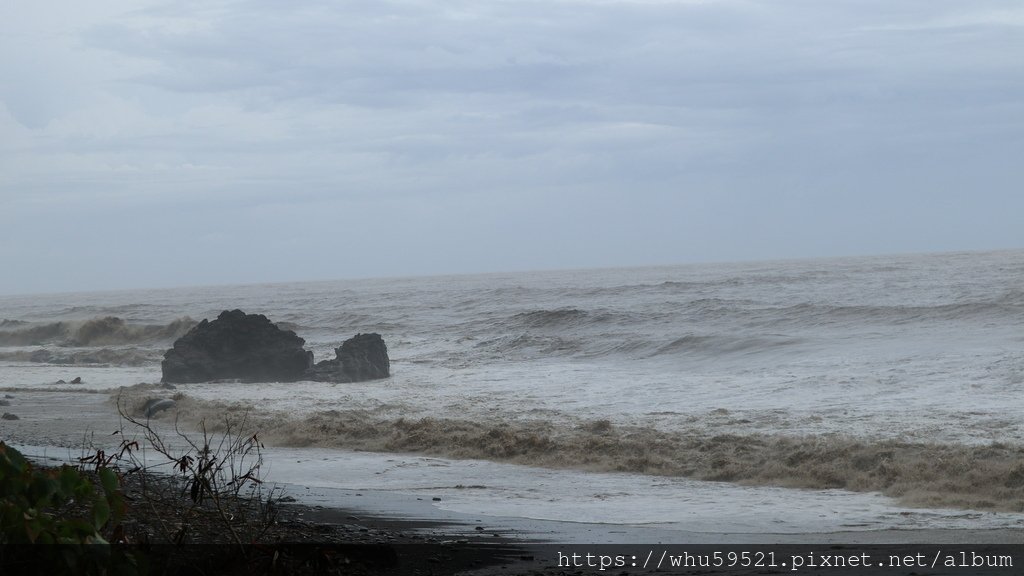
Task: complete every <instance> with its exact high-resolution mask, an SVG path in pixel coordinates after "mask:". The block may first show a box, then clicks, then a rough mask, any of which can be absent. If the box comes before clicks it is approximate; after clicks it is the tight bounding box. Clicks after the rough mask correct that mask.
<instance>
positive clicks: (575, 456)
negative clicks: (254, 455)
mask: <svg viewBox="0 0 1024 576" xmlns="http://www.w3.org/2000/svg"><path fill="white" fill-rule="evenodd" d="M178 409H179V411H180V412H179V414H180V415H181V416H182V417H183V418H185V419H186V420H191V421H194V422H198V421H199V420H201V419H207V420H208V421H213V420H216V419H217V417H218V416H219V415H222V414H224V413H225V412H226V411H231V412H238V411H242V410H244V407H242V406H240V405H238V404H233V405H226V404H225V403H223V402H204V401H200V400H196V399H194V398H190V397H187V396H183V397H180V400H179V403H178ZM165 417H170V416H165ZM249 418H250V420H251V422H252V423H253V424H254V425H255V426H257V427H258V428H259V429H260V430H261V436H262V437H263V438H264V439H265V440H267V441H268V442H272V443H276V444H279V445H285V446H295V447H304V446H320V447H329V448H344V449H350V450H351V449H354V450H368V451H375V452H415V453H422V454H428V455H433V456H441V457H448V458H460V459H485V460H494V461H499V462H511V463H517V464H523V465H528V466H539V467H548V468H574V469H583V470H590V471H597V472H631V473H640V474H651V475H661V476H681V477H689V478H695V479H699V480H711V481H725V482H735V483H740V484H752V485H771V486H783V487H790V488H813V489H845V490H850V491H857V492H881V493H883V494H886V495H888V496H891V497H895V498H897V499H899V500H900V501H901V502H903V503H904V504H907V505H915V506H926V507H961V508H971V509H989V510H1004V511H1024V446H1020V445H1009V444H1000V443H994V444H989V445H981V446H971V445H960V444H929V443H912V442H904V441H898V440H872V439H863V438H855V437H849V436H841V435H825V436H786V435H781V434H718V435H711V434H708V433H706V432H704V431H702V430H700V429H699V428H687V429H676V430H662V429H657V428H652V427H644V426H622V425H617V424H615V423H613V422H611V421H609V420H593V421H591V420H572V419H567V418H560V419H557V420H543V419H537V420H528V421H527V420H501V419H496V420H487V421H477V420H471V419H461V418H440V417H426V418H408V417H397V418H396V417H387V416H386V415H384V413H382V412H379V411H369V410H328V411H320V412H315V413H313V414H309V415H303V416H296V415H295V414H291V413H285V412H274V411H270V412H257V413H255V414H252V413H251V414H249Z"/></svg>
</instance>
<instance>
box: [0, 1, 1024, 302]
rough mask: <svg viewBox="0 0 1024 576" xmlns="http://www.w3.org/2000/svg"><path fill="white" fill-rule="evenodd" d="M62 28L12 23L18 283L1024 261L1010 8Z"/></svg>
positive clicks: (243, 5) (541, 7)
mask: <svg viewBox="0 0 1024 576" xmlns="http://www.w3.org/2000/svg"><path fill="white" fill-rule="evenodd" d="M51 8H52V7H51ZM65 8H66V10H64V11H59V10H58V11H57V12H60V15H59V16H53V14H54V13H55V11H54V10H52V9H50V8H47V9H46V10H43V9H42V8H34V7H31V6H16V7H8V8H5V10H6V11H7V12H8V13H7V14H4V17H3V18H0V20H2V23H0V32H2V33H0V77H3V78H5V79H6V82H4V83H2V84H0V134H2V136H3V137H2V139H0V202H2V203H3V205H4V208H5V210H4V213H5V216H4V218H5V220H6V221H5V222H4V226H3V230H2V231H0V241H2V242H3V246H4V247H3V248H2V249H0V250H2V251H0V254H3V257H4V261H5V262H7V263H8V265H9V266H10V269H11V270H12V271H13V272H15V273H14V274H11V275H5V276H4V279H3V281H2V282H0V292H12V291H32V290H61V289H67V288H69V287H70V286H72V285H71V284H69V283H68V282H67V281H66V280H65V279H64V276H65V275H66V274H67V273H71V272H74V273H77V274H80V275H87V276H88V278H90V280H89V282H88V283H87V285H86V287H91V288H102V287H116V286H143V285H164V284H196V283H214V282H236V281H264V280H287V279H303V278H324V277H340V276H365V275H391V274H398V275H401V274H414V273H415V274H420V273H435V272H436V273H447V272H471V271H478V270H479V271H483V270H495V269H518V268H539V267H573V266H608V265H630V264H647V263H657V262H665V263H669V262H682V261H692V260H724V259H752V258H768V257H796V256H815V255H828V254H848V253H864V252H893V251H907V250H915V251H916V250H948V249H972V248H990V247H1013V246H1020V245H1021V244H1022V233H1021V232H1020V229H1019V225H1017V224H1015V219H1014V217H1013V214H1015V213H1019V211H1020V209H1021V208H1024V200H1022V199H1021V195H1020V194H1019V188H1020V184H1021V174H1020V171H1019V169H1018V168H1016V164H1017V163H1019V157H1020V155H1021V148H1022V140H1021V134H1024V125H1022V123H1024V109H1022V108H1024V104H1022V103H1024V98H1022V96H1024V85H1022V83H1024V74H1022V72H1024V70H1022V67H1024V62H1022V61H1021V60H1020V58H1019V57H1017V56H1018V55H1019V54H1021V53H1022V49H1024V36H1022V35H1021V34H1020V31H1021V28H1022V26H1024V9H1022V8H1020V7H1018V6H1017V5H1016V4H1015V3H1012V2H1001V1H980V2H974V3H970V4H964V3H962V2H953V1H947V0H939V1H935V0H920V1H911V2H898V3H892V2H881V1H862V0H859V1H839V2H816V1H809V0H785V1H773V2H763V1H754V0H719V1H706V2H699V1H670V0H665V1H660V2H659V1H625V0H624V1H597V0H594V1H585V0H572V1H569V0H549V1H546V2H505V1H496V0H491V1H484V2H480V1H475V2H469V1H466V2H443V3H442V2H402V1H391V2H386V1H372V2H369V1H367V2H345V3H335V2H304V3H302V4H301V5H299V6H295V5H293V4H286V3H280V2H266V1H265V2H173V3H172V2H157V1H151V2H147V3H142V4H140V3H137V2H127V1H121V0H108V1H106V2H100V3H97V4H96V5H95V6H89V7H88V8H86V7H80V6H78V5H72V4H68V5H67V6H66V7H65ZM374 236H376V237H377V238H376V240H375V241H374V245H376V246H379V247H381V249H382V250H384V251H385V254H384V255H383V256H379V257H375V258H374V259H367V260H366V261H358V262H345V263H337V265H336V266H334V267H330V268H325V267H324V266H323V264H322V259H321V258H319V257H318V254H320V253H330V252H331V246H332V245H336V244H340V243H350V242H359V241H364V240H365V239H366V238H369V237H374ZM125 238H131V239H132V241H131V242H128V243H126V242H125V240H124V239H125ZM168 254H171V255H173V258H174V259H176V265H177V268H176V269H177V270H178V272H176V273H175V274H168V273H166V272H165V271H163V269H162V268H161V267H160V266H159V265H156V264H147V263H148V262H152V261H153V260H154V259H158V258H160V257H162V256H167V255H168ZM370 260H373V261H375V262H376V263H371V261H370ZM40 267H41V268H43V269H47V270H51V271H52V272H50V273H47V274H39V273H35V274H32V273H31V271H32V270H34V269H38V268H40ZM74 286H81V283H80V282H78V283H75V284H74Z"/></svg>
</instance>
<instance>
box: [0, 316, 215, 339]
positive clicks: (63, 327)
mask: <svg viewBox="0 0 1024 576" xmlns="http://www.w3.org/2000/svg"><path fill="white" fill-rule="evenodd" d="M8 322H11V321H5V324H4V325H3V326H2V327H0V346H44V345H47V344H50V345H57V346H113V345H121V344H137V343H148V342H162V341H173V340H175V339H177V338H180V337H181V336H183V335H184V334H185V333H186V332H188V331H189V329H191V328H192V327H193V326H195V324H196V322H195V321H194V320H192V319H191V318H189V317H187V316H186V317H183V318H178V319H177V320H174V321H173V322H171V323H169V324H129V323H127V322H125V321H124V320H123V319H121V318H118V317H116V316H106V317H100V318H91V319H89V320H82V321H63V322H52V323H48V324H30V323H24V322H18V323H16V324H11V325H10V326H11V327H12V328H13V329H10V328H8V324H7V323H8Z"/></svg>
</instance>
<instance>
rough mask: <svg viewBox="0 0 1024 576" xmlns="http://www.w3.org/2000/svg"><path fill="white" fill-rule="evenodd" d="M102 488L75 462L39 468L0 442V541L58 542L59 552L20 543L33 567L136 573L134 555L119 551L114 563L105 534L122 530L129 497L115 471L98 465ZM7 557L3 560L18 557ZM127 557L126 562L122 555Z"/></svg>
mask: <svg viewBox="0 0 1024 576" xmlns="http://www.w3.org/2000/svg"><path fill="white" fill-rule="evenodd" d="M96 478H97V479H98V483H99V487H97V486H96V483H94V481H93V480H92V479H91V478H90V477H88V476H87V475H86V474H85V473H83V472H82V471H80V470H77V469H75V468H73V467H71V466H66V465H65V466H61V467H59V468H47V467H38V468H37V467H36V466H34V465H33V464H32V463H31V462H30V461H29V460H28V459H26V458H25V456H24V455H23V454H21V452H19V451H17V450H15V449H14V448H12V447H10V446H7V445H6V444H5V443H3V442H0V544H2V545H5V548H11V546H9V545H19V544H37V545H45V544H51V545H52V544H57V545H60V546H58V547H57V548H55V549H54V550H55V551H57V554H39V553H38V551H39V550H40V549H38V548H34V547H30V548H24V547H18V549H19V550H20V551H22V556H23V557H22V558H21V561H22V562H25V561H27V560H26V558H29V560H30V561H31V562H32V564H33V568H35V569H39V568H40V567H43V566H45V567H52V568H53V569H55V570H59V571H71V572H74V573H107V572H109V571H110V569H111V568H114V569H115V570H114V571H115V572H119V573H125V572H127V573H132V572H134V569H132V566H134V559H133V558H132V557H131V555H130V554H129V555H123V554H118V555H116V557H117V562H116V565H113V564H111V560H112V558H113V556H112V555H111V550H110V548H111V547H110V545H109V542H108V539H107V538H105V537H104V536H103V533H104V532H106V533H107V534H113V535H117V534H120V533H121V526H120V522H121V519H122V518H123V517H124V512H125V502H124V497H123V495H122V494H121V490H120V482H119V479H118V477H117V473H116V472H115V471H114V470H113V469H111V468H107V467H98V468H97V470H96ZM14 556H15V558H14V559H13V560H12V559H10V558H5V559H4V563H5V565H8V566H9V565H11V564H10V562H15V563H16V562H17V561H18V559H17V556H18V555H17V554H15V555H14ZM122 559H124V560H127V563H123V562H121V560H122Z"/></svg>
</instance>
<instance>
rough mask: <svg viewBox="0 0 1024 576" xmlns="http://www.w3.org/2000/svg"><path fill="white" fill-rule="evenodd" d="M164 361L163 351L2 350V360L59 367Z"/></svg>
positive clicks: (122, 364)
mask: <svg viewBox="0 0 1024 576" xmlns="http://www.w3.org/2000/svg"><path fill="white" fill-rule="evenodd" d="M162 359H163V351H161V350H153V349H139V348H127V349H119V348H99V349H85V350H81V349H60V348H58V349H56V350H53V349H49V348H38V349H35V350H0V360H5V361H9V362H38V363H46V364H57V365H72V364H98V365H109V366H146V365H150V364H154V363H159V362H160V360H162Z"/></svg>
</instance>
